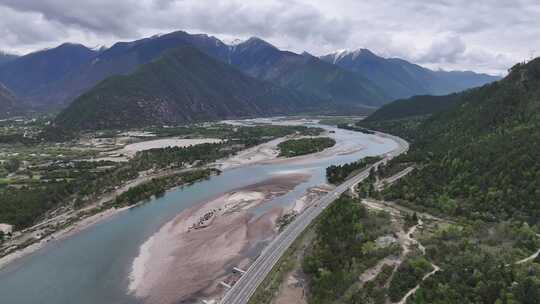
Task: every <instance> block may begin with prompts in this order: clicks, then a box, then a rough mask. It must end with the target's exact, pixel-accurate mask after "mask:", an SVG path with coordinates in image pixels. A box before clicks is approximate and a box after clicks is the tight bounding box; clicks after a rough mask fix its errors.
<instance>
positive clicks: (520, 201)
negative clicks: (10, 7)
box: [361, 58, 540, 225]
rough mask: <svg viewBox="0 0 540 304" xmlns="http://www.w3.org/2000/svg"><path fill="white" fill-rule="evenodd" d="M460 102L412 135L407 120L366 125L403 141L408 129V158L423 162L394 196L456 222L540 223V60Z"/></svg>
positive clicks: (395, 189)
mask: <svg viewBox="0 0 540 304" xmlns="http://www.w3.org/2000/svg"><path fill="white" fill-rule="evenodd" d="M455 98H456V99H457V101H456V104H455V105H454V106H452V107H451V108H449V109H448V110H444V111H441V112H439V113H437V114H434V115H432V116H431V117H430V118H428V119H426V120H425V121H423V122H420V123H419V124H417V125H416V126H415V127H414V128H413V130H412V131H411V130H410V128H409V127H404V126H406V125H409V126H411V124H410V123H409V122H407V121H406V120H402V121H398V122H396V123H395V124H398V126H397V127H396V126H395V125H393V126H392V125H388V124H387V125H385V124H384V123H385V121H383V120H376V119H371V120H370V121H367V122H363V123H361V124H362V125H363V126H367V127H377V126H386V128H383V129H386V130H389V129H392V130H394V131H396V133H397V134H398V135H400V134H401V133H400V131H399V130H405V131H406V132H405V135H407V136H409V137H410V138H411V139H412V140H413V145H412V147H413V149H412V150H411V152H410V153H409V156H407V158H408V159H409V160H415V161H421V162H422V163H423V165H422V170H418V171H417V172H416V173H415V174H413V175H411V177H410V178H407V179H405V180H404V181H403V182H400V183H399V184H398V185H397V186H395V187H393V188H392V190H391V191H389V193H388V197H389V198H390V199H402V200H405V201H411V202H412V203H414V204H416V205H419V206H422V207H424V208H429V209H433V210H438V211H439V212H442V213H447V214H452V215H466V216H469V217H473V218H475V217H476V218H481V219H484V220H493V219H495V218H503V219H507V218H509V217H512V218H514V219H516V220H518V219H519V221H528V222H529V223H530V224H531V225H532V224H537V223H539V222H540V204H538V202H539V201H540V191H538V189H539V188H540V153H539V152H538V147H540V58H539V59H535V60H533V61H531V62H529V63H527V64H518V65H516V66H514V67H513V68H512V69H511V72H510V74H509V75H508V76H507V77H506V78H504V79H503V80H501V81H499V82H495V83H493V84H489V85H486V86H483V87H481V88H477V89H472V90H469V91H466V92H463V93H460V94H457V96H456V97H455ZM433 99H434V100H433V101H432V102H437V101H436V99H437V98H436V97H433ZM413 125H414V124H413Z"/></svg>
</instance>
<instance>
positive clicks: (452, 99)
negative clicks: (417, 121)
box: [365, 93, 460, 121]
mask: <svg viewBox="0 0 540 304" xmlns="http://www.w3.org/2000/svg"><path fill="white" fill-rule="evenodd" d="M459 96H460V95H459V94H458V93H454V94H451V95H445V96H432V95H418V96H414V97H411V98H408V99H399V100H396V101H394V102H391V103H389V104H386V105H384V106H382V107H381V108H379V109H377V111H375V112H374V113H373V114H371V115H370V116H369V117H368V118H366V119H365V121H379V120H394V119H402V118H408V117H418V116H426V115H431V114H434V113H437V112H441V111H444V110H446V109H449V108H451V107H453V106H454V105H455V104H456V103H457V102H458V101H459Z"/></svg>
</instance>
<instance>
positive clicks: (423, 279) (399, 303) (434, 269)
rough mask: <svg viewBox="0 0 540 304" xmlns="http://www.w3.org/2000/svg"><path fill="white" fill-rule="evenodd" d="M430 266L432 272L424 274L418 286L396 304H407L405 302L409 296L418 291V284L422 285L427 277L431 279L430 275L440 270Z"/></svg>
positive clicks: (437, 267) (435, 266)
mask: <svg viewBox="0 0 540 304" xmlns="http://www.w3.org/2000/svg"><path fill="white" fill-rule="evenodd" d="M431 266H433V271H431V272H430V273H428V274H426V275H425V276H424V277H423V278H422V281H420V283H418V285H416V286H415V287H414V288H413V289H411V290H409V291H408V292H407V293H406V294H405V296H404V297H403V298H402V299H401V300H400V301H399V302H397V304H405V303H407V300H408V299H409V297H410V296H412V295H413V294H415V293H416V291H417V290H418V288H420V284H422V282H424V281H425V280H427V279H428V278H429V277H431V276H432V275H434V274H435V273H436V272H437V271H439V270H441V269H440V268H439V266H437V265H435V264H433V263H431Z"/></svg>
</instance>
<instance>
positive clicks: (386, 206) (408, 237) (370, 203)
mask: <svg viewBox="0 0 540 304" xmlns="http://www.w3.org/2000/svg"><path fill="white" fill-rule="evenodd" d="M362 203H364V204H365V205H366V206H367V207H368V208H369V209H374V210H379V211H381V210H382V211H386V212H388V213H389V214H390V215H391V216H392V217H394V218H396V217H402V216H403V215H402V213H403V212H406V211H405V210H404V209H405V208H403V207H394V206H392V204H390V203H388V202H381V201H374V200H363V201H362ZM407 211H408V210H407ZM408 212H409V213H410V211H408ZM421 217H425V218H429V219H434V220H439V219H438V218H436V217H434V216H431V215H429V214H420V215H419V218H418V222H417V224H416V225H414V226H412V227H411V228H409V230H408V231H407V232H404V231H400V232H399V233H398V242H399V244H400V245H401V248H402V252H401V254H400V256H399V258H398V259H397V260H391V259H390V258H385V259H383V260H381V261H380V262H379V263H378V264H377V265H376V266H374V267H372V268H370V269H368V270H367V271H365V272H364V273H363V274H362V275H361V276H360V281H361V283H362V284H364V283H365V282H367V281H370V280H373V279H374V278H375V277H376V276H377V275H378V274H379V273H380V272H381V270H382V268H383V266H384V265H386V264H387V265H393V266H394V273H395V271H396V270H397V268H398V267H399V266H400V265H401V263H403V261H404V260H405V258H406V257H407V255H408V254H409V253H410V252H411V251H412V248H413V247H414V246H417V247H418V250H420V252H421V253H422V255H425V254H426V248H425V247H424V246H423V245H422V244H421V243H420V242H419V241H418V240H417V239H415V238H414V233H415V232H416V231H417V230H418V228H419V227H422V226H423V225H424V221H423V220H422V218H421ZM539 253H540V251H539ZM530 258H533V257H529V259H530ZM431 266H432V267H433V271H431V272H430V273H428V274H426V275H425V276H424V277H423V278H422V280H421V281H420V282H419V283H418V284H417V285H416V286H415V287H414V288H413V289H411V290H409V291H408V292H407V293H406V294H405V296H403V298H401V300H400V301H398V302H396V303H397V304H404V303H406V302H407V300H408V298H409V297H410V296H412V295H414V294H415V293H416V291H417V290H418V288H420V285H421V284H422V282H424V281H425V280H427V279H428V278H429V277H431V276H432V275H434V274H435V273H437V272H438V271H440V270H441V269H440V268H439V266H437V265H435V264H433V263H431ZM392 276H393V274H392ZM390 281H391V278H390V279H389V280H388V282H390Z"/></svg>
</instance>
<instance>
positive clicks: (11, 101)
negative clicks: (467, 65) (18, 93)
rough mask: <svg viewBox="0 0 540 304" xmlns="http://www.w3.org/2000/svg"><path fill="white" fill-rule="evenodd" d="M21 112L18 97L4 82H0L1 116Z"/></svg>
mask: <svg viewBox="0 0 540 304" xmlns="http://www.w3.org/2000/svg"><path fill="white" fill-rule="evenodd" d="M18 113H20V108H19V106H18V104H17V101H16V98H15V96H14V95H13V93H11V92H10V91H9V90H8V89H7V88H6V87H5V86H4V85H3V84H1V83H0V118H5V117H9V116H11V115H16V114H18Z"/></svg>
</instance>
